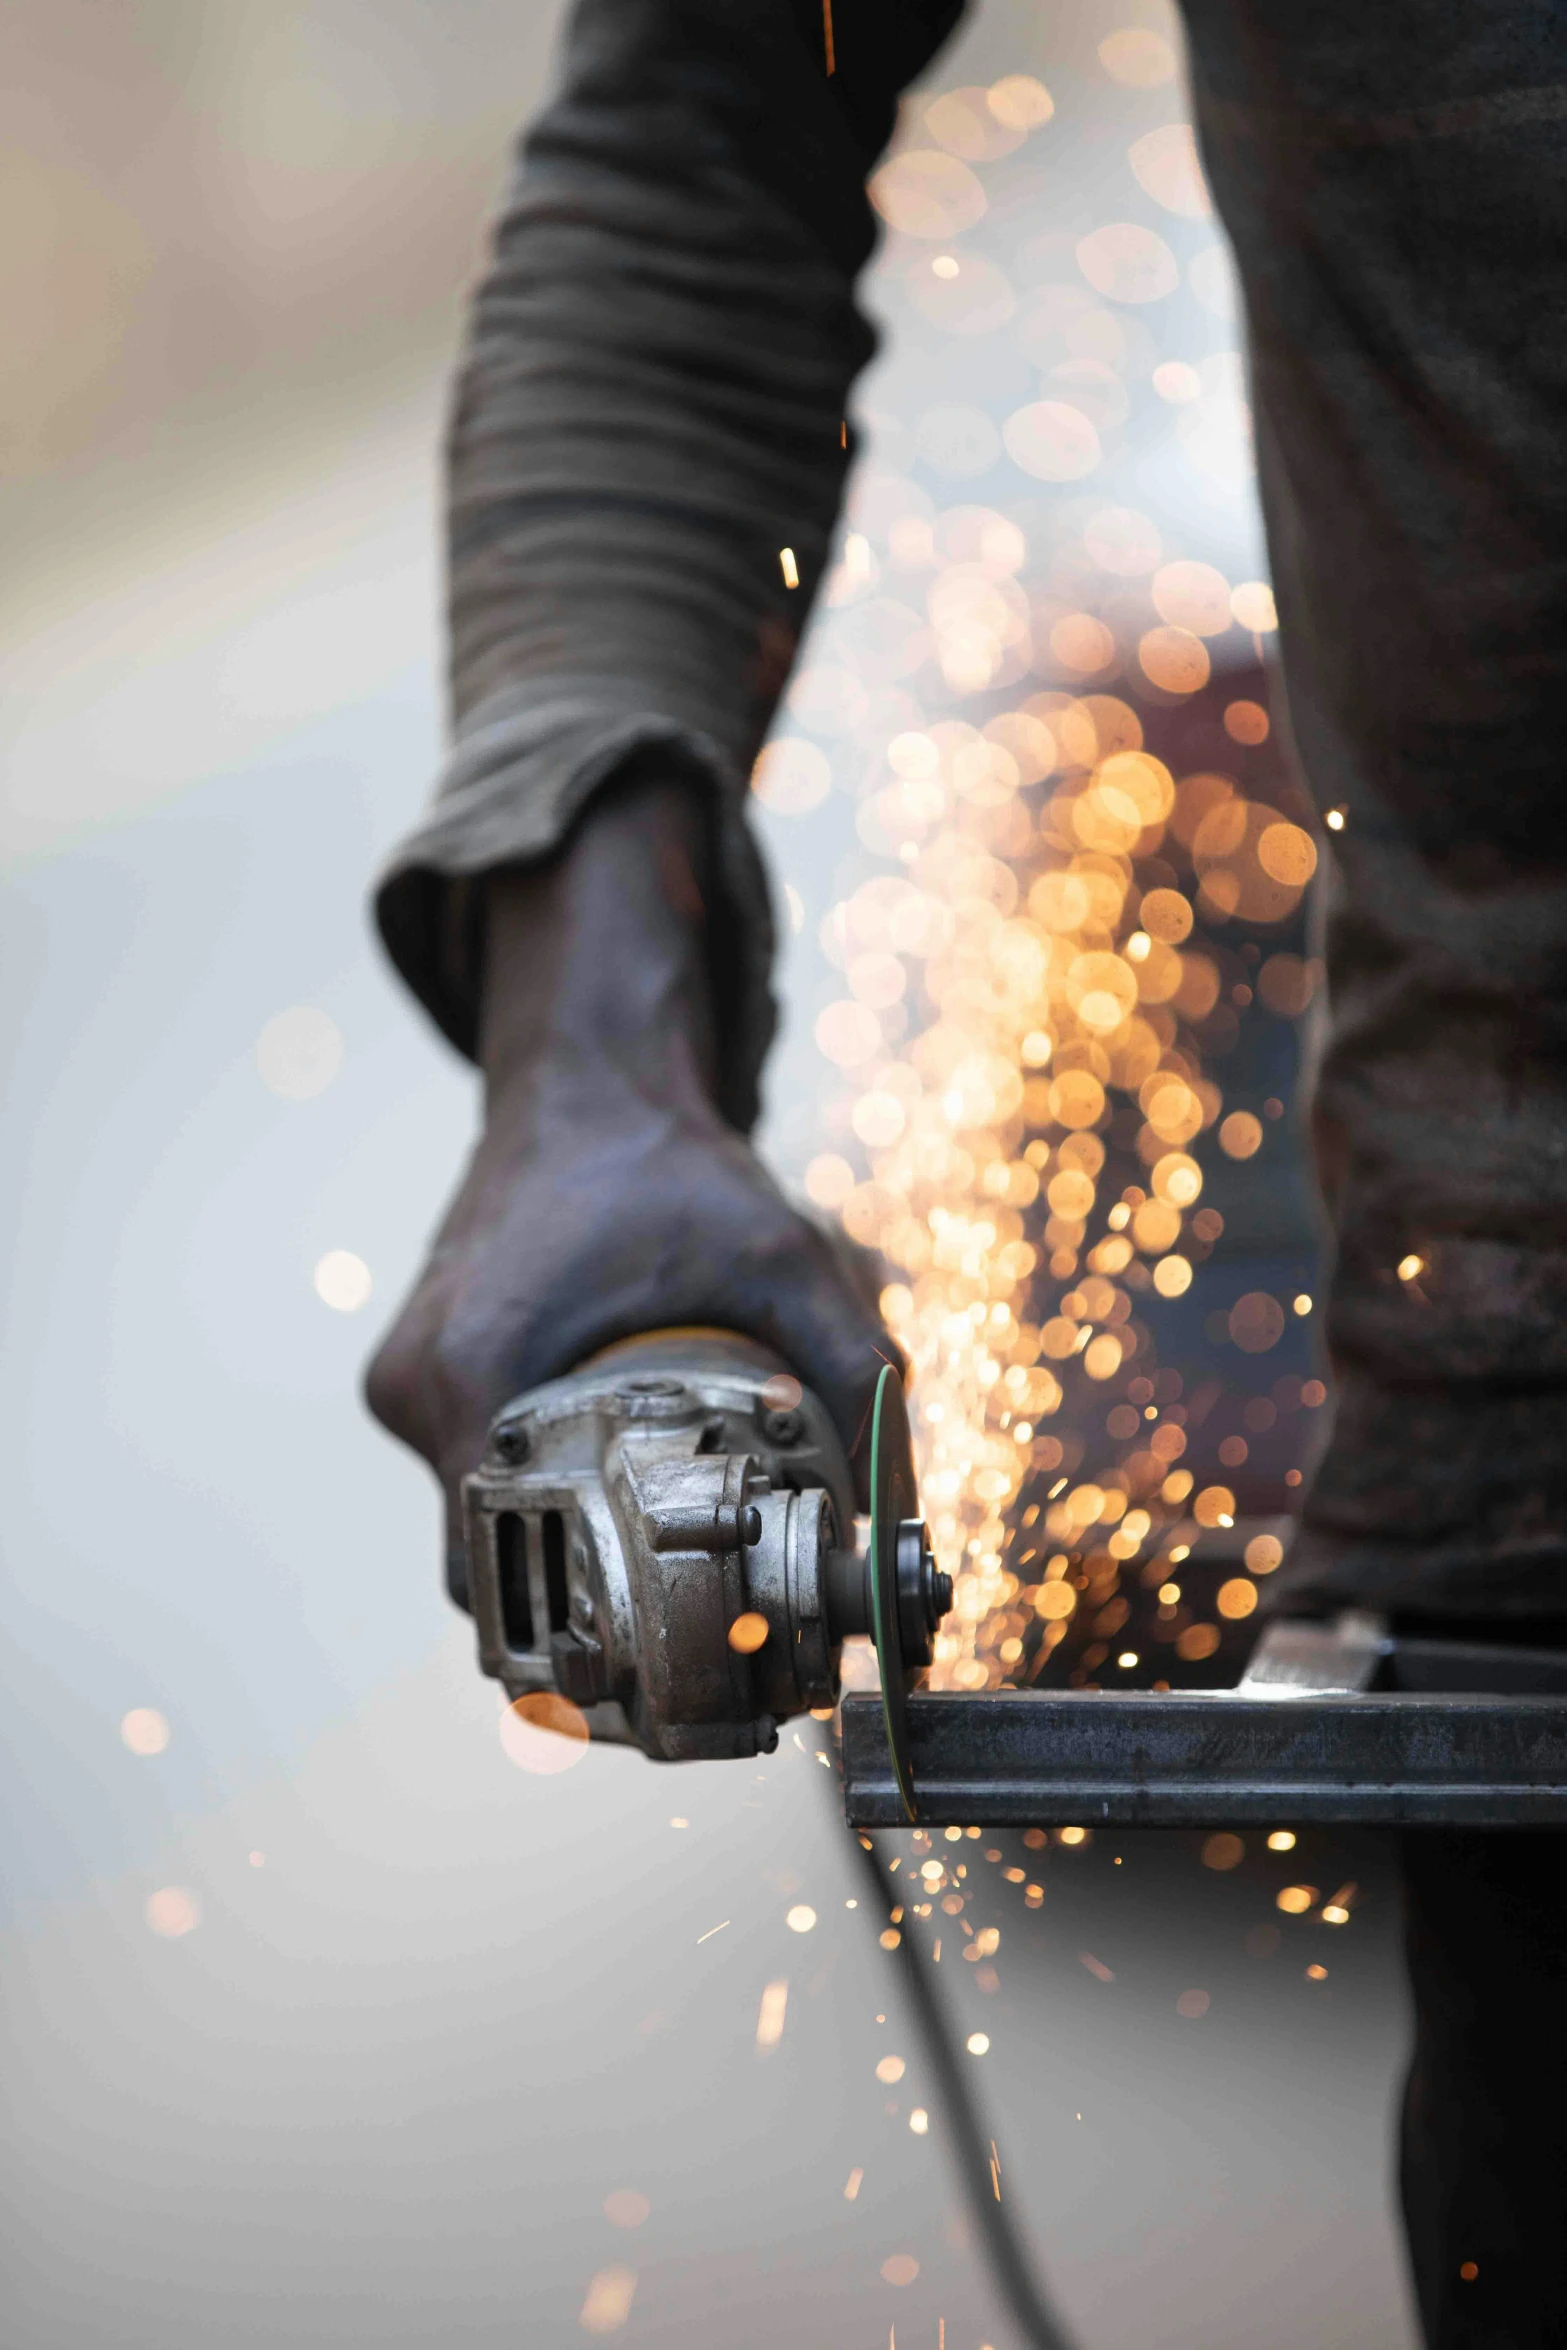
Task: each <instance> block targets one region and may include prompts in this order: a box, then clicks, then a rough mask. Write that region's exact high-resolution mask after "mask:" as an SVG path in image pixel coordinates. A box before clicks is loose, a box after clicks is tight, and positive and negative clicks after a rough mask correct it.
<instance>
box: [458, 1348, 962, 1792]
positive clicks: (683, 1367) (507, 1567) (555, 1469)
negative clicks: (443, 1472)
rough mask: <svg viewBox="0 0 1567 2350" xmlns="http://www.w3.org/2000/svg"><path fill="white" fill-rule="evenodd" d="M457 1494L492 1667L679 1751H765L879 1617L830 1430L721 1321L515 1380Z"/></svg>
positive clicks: (677, 1756)
mask: <svg viewBox="0 0 1567 2350" xmlns="http://www.w3.org/2000/svg"><path fill="white" fill-rule="evenodd" d="M463 1498H464V1510H465V1519H466V1535H467V1548H468V1558H469V1568H470V1574H471V1578H472V1600H473V1610H474V1618H475V1623H476V1626H477V1631H478V1641H479V1661H480V1664H481V1666H482V1667H483V1670H484V1671H485V1672H486V1673H489V1674H491V1675H492V1676H493V1677H494V1678H495V1679H497V1680H498V1681H500V1682H501V1683H503V1685H504V1686H505V1688H506V1690H507V1692H508V1694H509V1695H510V1696H511V1697H513V1698H517V1697H521V1696H523V1695H525V1694H527V1693H529V1692H532V1691H544V1690H558V1691H560V1692H561V1693H562V1694H564V1695H565V1696H567V1697H569V1698H570V1699H572V1701H573V1702H574V1703H575V1704H577V1705H578V1706H580V1707H581V1708H582V1709H583V1711H584V1713H585V1714H586V1716H587V1719H588V1724H589V1728H590V1730H591V1732H592V1734H593V1735H594V1736H595V1737H598V1738H608V1739H612V1740H618V1741H621V1742H630V1743H633V1744H635V1745H637V1746H640V1747H641V1748H642V1749H643V1751H644V1752H645V1753H647V1754H650V1755H653V1756H655V1757H657V1758H659V1759H661V1760H664V1761H688V1760H696V1759H722V1758H730V1757H736V1756H742V1755H750V1754H757V1753H767V1752H770V1751H771V1749H772V1748H773V1747H774V1746H775V1745H776V1744H777V1739H778V1724H779V1723H780V1722H781V1721H784V1720H786V1719H787V1718H788V1717H789V1716H790V1715H791V1714H797V1713H800V1712H803V1711H805V1710H806V1709H807V1708H809V1707H812V1706H826V1705H831V1704H833V1703H834V1701H835V1699H836V1697H837V1693H838V1669H839V1658H840V1653H841V1650H842V1644H843V1641H844V1639H845V1637H846V1636H848V1635H850V1634H853V1633H862V1634H863V1633H867V1632H868V1631H869V1630H870V1627H871V1621H872V1611H871V1601H870V1594H869V1591H868V1586H867V1569H866V1561H865V1559H864V1557H863V1556H862V1555H860V1554H859V1553H858V1552H857V1551H856V1549H855V1548H854V1546H853V1532H854V1515H853V1511H854V1494H853V1485H852V1482H851V1479H850V1475H849V1466H848V1462H847V1459H846V1458H845V1455H844V1450H843V1446H842V1444H841V1443H840V1441H839V1439H838V1435H837V1432H836V1430H835V1429H834V1428H833V1426H832V1423H831V1421H830V1420H829V1419H828V1416H827V1413H826V1410H825V1408H824V1407H823V1406H822V1404H821V1403H820V1402H819V1401H818V1400H817V1399H816V1398H815V1397H814V1396H812V1395H811V1394H810V1393H809V1391H808V1390H804V1389H802V1388H801V1387H800V1385H799V1382H798V1381H797V1380H794V1379H792V1378H791V1377H789V1375H788V1373H787V1371H786V1367H785V1366H784V1364H782V1363H781V1362H780V1361H779V1360H778V1359H777V1358H776V1357H775V1356H773V1355H770V1354H769V1353H767V1352H766V1351H765V1350H764V1349H762V1348H760V1347H758V1346H755V1345H753V1344H751V1343H750V1342H749V1341H747V1340H744V1339H739V1338H734V1337H731V1336H729V1335H728V1334H726V1333H722V1332H705V1331H704V1332H696V1331H683V1332H670V1333H660V1334H659V1335H657V1336H656V1337H653V1338H647V1339H638V1340H632V1341H629V1342H627V1343H625V1344H623V1345H620V1346H616V1347H612V1348H610V1349H609V1350H607V1351H606V1352H605V1353H604V1354H601V1355H599V1356H597V1357H595V1358H594V1359H593V1360H592V1361H591V1362H589V1363H587V1364H585V1365H584V1366H583V1367H582V1368H581V1369H579V1370H576V1371H574V1372H572V1373H570V1374H569V1375H568V1376H567V1377H565V1378H562V1379H556V1380H552V1381H551V1382H550V1383H549V1384H548V1385H547V1386H543V1387H538V1388H535V1389H533V1390H532V1391H531V1392H530V1393H528V1394H526V1395H524V1396H521V1397H519V1398H518V1399H517V1400H516V1401H515V1402H514V1403H511V1404H509V1405H508V1406H507V1407H506V1409H505V1410H504V1411H503V1412H502V1413H501V1414H500V1415H499V1416H498V1418H497V1419H496V1421H495V1423H494V1425H493V1426H492V1428H491V1430H490V1435H489V1440H488V1442H487V1444H486V1448H485V1453H484V1458H483V1461H482V1462H481V1464H480V1467H479V1468H478V1470H477V1471H476V1472H475V1473H474V1474H473V1475H472V1476H470V1477H469V1478H468V1479H467V1480H466V1482H465V1485H464V1490H463ZM931 1566H932V1567H933V1562H931ZM900 1612H901V1611H900ZM742 1616H759V1617H761V1618H762V1619H763V1620H764V1621H765V1624H766V1627H767V1637H766V1639H765V1640H764V1641H762V1643H761V1645H760V1646H759V1647H757V1648H756V1649H755V1651H754V1653H743V1652H742V1651H741V1650H740V1649H739V1648H737V1647H735V1646H732V1645H731V1643H730V1637H729V1636H730V1630H731V1627H732V1626H734V1625H735V1623H736V1621H737V1619H738V1618H740V1617H742ZM933 1624H934V1619H933V1620H932V1628H933ZM910 1628H911V1629H913V1626H912V1624H911V1626H910ZM753 1629H754V1628H753ZM927 1640H928V1634H927ZM927 1653H928V1648H927Z"/></svg>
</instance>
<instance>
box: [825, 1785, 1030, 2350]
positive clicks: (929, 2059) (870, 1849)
mask: <svg viewBox="0 0 1567 2350" xmlns="http://www.w3.org/2000/svg"><path fill="white" fill-rule="evenodd" d="M849 1841H850V1844H851V1845H852V1847H853V1850H854V1856H855V1859H856V1860H857V1861H858V1863H859V1865H860V1869H861V1872H862V1874H863V1876H864V1877H865V1880H866V1883H867V1885H868V1886H869V1887H870V1888H871V1890H872V1891H873V1892H874V1894H875V1896H876V1903H877V1908H878V1912H879V1914H880V1915H881V1916H883V1917H885V1916H886V1915H887V1913H888V1912H889V1911H890V1910H892V1909H893V1908H895V1907H896V1906H897V1902H898V1888H897V1886H896V1885H895V1884H894V1882H893V1880H892V1878H891V1877H890V1876H889V1875H888V1874H887V1872H886V1871H885V1870H884V1869H883V1867H882V1864H881V1859H880V1856H879V1855H878V1853H877V1851H876V1848H875V1846H874V1844H872V1843H871V1842H870V1840H869V1839H868V1838H865V1837H862V1836H860V1835H858V1834H856V1833H855V1832H853V1831H852V1830H851V1832H850V1838H849ZM898 1959H899V1963H900V1965H901V1967H902V1970H903V1980H904V1985H905V1987H906V1989H907V1992H908V1997H909V2005H910V2006H911V2007H912V2008H913V2010H914V2020H915V2025H916V2028H917V2030H918V2032H919V2035H920V2039H921V2041H922V2043H923V2045H924V2051H925V2061H926V2063H927V2064H928V2066H929V2068H930V2072H931V2077H932V2079H933V2080H934V2081H935V2083H936V2087H937V2092H938V2095H939V2097H940V2100H941V2105H942V2111H943V2117H944V2119H945V2121H946V2125H947V2131H948V2134H949V2136H950V2138H951V2140H952V2146H953V2151H954V2153H955V2154H956V2157H957V2165H958V2174H959V2176H960V2178H961V2179H962V2182H963V2191H964V2194H965V2195H966V2196H967V2198H968V2207H969V2213H970V2216H971V2218H972V2219H973V2222H974V2225H975V2227H976V2229H977V2230H978V2232H979V2236H980V2239H981V2241H982V2243H983V2244H984V2247H985V2253H986V2256H987V2259H988V2261H989V2265H990V2269H991V2273H992V2275H993V2276H994V2278H995V2280H996V2283H997V2285H998V2286H999V2288H1000V2290H1001V2295H1002V2298H1003V2300H1004V2301H1005V2302H1006V2304H1007V2307H1008V2309H1009V2310H1010V2312H1011V2315H1012V2321H1013V2323H1014V2325H1015V2326H1016V2327H1017V2330H1018V2332H1019V2334H1020V2335H1021V2336H1022V2338H1023V2340H1024V2341H1025V2342H1026V2343H1027V2344H1028V2345H1029V2350H1075V2345H1074V2344H1073V2341H1072V2337H1071V2335H1070V2334H1069V2333H1068V2332H1067V2330H1066V2328H1065V2327H1064V2326H1063V2325H1062V2323H1061V2320H1060V2319H1059V2318H1058V2317H1057V2316H1056V2314H1055V2312H1054V2311H1053V2310H1052V2309H1051V2307H1050V2305H1049V2303H1048V2302H1047V2301H1046V2299H1045V2297H1044V2294H1043V2292H1042V2291H1041V2289H1040V2286H1039V2284H1038V2282H1037V2280H1036V2278H1035V2276H1034V2272H1033V2268H1032V2266H1031V2264H1030V2261H1029V2258H1028V2255H1027V2253H1026V2252H1025V2251H1024V2249H1023V2245H1022V2241H1021V2239H1020V2238H1019V2236H1018V2233H1017V2231H1016V2229H1015V2228H1014V2227H1013V2225H1012V2221H1011V2218H1010V2217H1009V2215H1008V2212H1007V2209H1006V2206H1005V2205H1004V2204H1003V2203H1002V2201H1001V2198H1000V2193H999V2190H998V2187H997V2183H996V2177H995V2173H994V2171H993V2169H992V2167H991V2163H992V2157H991V2147H992V2144H993V2141H992V2140H990V2139H989V2138H987V2137H986V2135H985V2132H984V2130H983V2128H982V2126H981V2123H980V2119H979V2114H978V2112H977V2110H976V2108H975V2104H974V2100H973V2098H972V2097H971V2095H970V2094H969V2087H968V2075H967V2074H966V2073H965V2071H964V2067H963V2064H962V2062H961V2060H960V2059H959V2057H958V2055H957V2052H956V2049H955V2046H954V2042H953V2034H952V2031H951V2028H950V2026H949V2024H948V2021H947V2018H946V2017H945V2015H944V2014H943V2013H942V2007H941V2001H940V1999H939V1998H938V1997H937V1994H936V1990H935V1987H934V1984H933V1983H932V1981H931V1976H930V1970H929V1969H928V1968H927V1967H925V1966H924V1965H922V1964H921V1961H920V1955H919V1952H918V1950H917V1949H916V1948H915V1945H914V1937H913V1935H912V1934H910V1933H908V1932H907V1931H905V1932H904V1933H902V1934H901V1935H900V1937H899V1941H898Z"/></svg>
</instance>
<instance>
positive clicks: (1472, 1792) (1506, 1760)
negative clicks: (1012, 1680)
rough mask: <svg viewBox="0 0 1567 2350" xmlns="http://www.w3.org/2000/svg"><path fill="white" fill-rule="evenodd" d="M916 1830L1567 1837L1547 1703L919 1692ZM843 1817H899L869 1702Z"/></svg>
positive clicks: (1556, 1737) (853, 1741)
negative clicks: (1336, 1825)
mask: <svg viewBox="0 0 1567 2350" xmlns="http://www.w3.org/2000/svg"><path fill="white" fill-rule="evenodd" d="M908 1722H909V1748H910V1755H911V1759H912V1763H913V1774H914V1786H915V1792H916V1796H917V1799H918V1803H919V1811H920V1817H921V1819H922V1820H926V1821H929V1822H931V1823H933V1824H952V1823H961V1824H963V1825H965V1826H966V1825H969V1824H970V1823H979V1824H993V1825H1002V1824H1004V1823H1007V1822H1017V1823H1019V1824H1022V1823H1025V1822H1026V1823H1029V1824H1032V1825H1038V1826H1040V1827H1052V1826H1067V1825H1072V1824H1077V1825H1082V1826H1098V1825H1105V1826H1119V1827H1146V1828H1194V1827H1246V1826H1256V1827H1273V1826H1278V1825H1281V1824H1284V1825H1288V1826H1291V1827H1295V1826H1299V1825H1302V1824H1305V1823H1311V1822H1346V1823H1347V1822H1354V1823H1356V1824H1358V1825H1364V1826H1372V1825H1379V1826H1381V1825H1385V1826H1464V1827H1561V1826H1564V1825H1567V1704H1563V1703H1562V1702H1561V1700H1560V1699H1559V1698H1555V1697H1540V1696H1533V1697H1516V1696H1511V1697H1484V1696H1452V1695H1446V1696H1422V1697H1410V1696H1400V1695H1388V1696H1376V1695H1372V1696H1357V1695H1342V1694H1332V1695H1316V1696H1310V1697H1304V1696H1301V1697H1296V1696H1278V1697H1257V1696H1251V1695H1248V1694H1246V1693H1244V1692H1242V1691H1219V1692H1214V1693H1211V1694H1210V1693H1208V1692H1204V1693H1202V1694H1169V1695H1158V1696H1155V1695H1144V1694H1142V1693H1128V1694H1126V1695H1120V1694H1117V1695H1113V1696H1112V1695H1106V1694H1100V1693H1096V1692H1093V1691H1086V1690H1085V1691H1075V1690H1070V1691H1063V1692H1060V1693H1050V1694H1046V1693H1044V1692H1040V1691H1033V1690H1002V1691H993V1692H987V1693H984V1694H981V1695H978V1696H945V1695H941V1696H937V1695H931V1694H928V1693H927V1694H922V1695H920V1696H916V1697H913V1698H911V1699H910V1700H909V1707H908ZM843 1759H844V1797H845V1809H846V1812H847V1816H848V1819H849V1821H850V1824H851V1825H852V1826H855V1827H861V1828H878V1827H895V1826H899V1825H901V1824H902V1822H903V1819H904V1817H905V1815H904V1811H903V1806H902V1803H901V1801H900V1799H899V1796H898V1790H897V1787H896V1785H895V1784H894V1780H893V1775H892V1769H891V1765H890V1762H889V1759H888V1754H887V1744H886V1737H885V1733H884V1731H883V1729H882V1721H881V1708H880V1706H879V1705H878V1704H877V1703H876V1701H875V1699H874V1698H871V1697H864V1696H854V1697H849V1698H846V1699H845V1701H844V1706H843Z"/></svg>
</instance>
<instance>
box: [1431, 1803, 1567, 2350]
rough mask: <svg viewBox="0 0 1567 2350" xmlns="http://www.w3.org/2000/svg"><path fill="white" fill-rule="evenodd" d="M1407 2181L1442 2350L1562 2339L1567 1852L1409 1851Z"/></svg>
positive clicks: (1508, 1839)
mask: <svg viewBox="0 0 1567 2350" xmlns="http://www.w3.org/2000/svg"><path fill="white" fill-rule="evenodd" d="M1403 1858H1404V1882H1405V1899H1406V1903H1407V1910H1408V1924H1407V1949H1408V1959H1409V1980H1410V1988H1411V1990H1412V1991H1413V1993H1414V2001H1415V2044H1414V2054H1413V2060H1412V2062H1411V2065H1410V2071H1409V2081H1408V2086H1407V2089H1406V2091H1405V2098H1404V2119H1403V2143H1402V2149H1401V2162H1400V2173H1401V2181H1402V2186H1403V2195H1404V2223H1405V2227H1406V2229H1407V2231H1408V2239H1409V2252H1410V2261H1411V2265H1412V2267H1413V2270H1414V2276H1415V2286H1416V2291H1417V2294H1418V2296H1419V2301H1420V2310H1421V2316H1422V2318H1423V2320H1424V2324H1425V2333H1426V2340H1427V2343H1428V2344H1429V2345H1430V2350H1560V2345H1561V2344H1562V2343H1563V2342H1567V2137H1564V2127H1563V2113H1564V2109H1567V2035H1564V2033H1563V2028H1562V2017H1563V2012H1564V2004H1567V1837H1562V1836H1557V1835H1529V1834H1523V1833H1519V1834H1513V1835H1489V1836H1487V1835H1448V1834H1440V1833H1434V1832H1428V1833H1425V1834H1410V1835H1408V1836H1406V1837H1405V1838H1404V1839H1403Z"/></svg>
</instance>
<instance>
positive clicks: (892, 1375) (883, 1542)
mask: <svg viewBox="0 0 1567 2350" xmlns="http://www.w3.org/2000/svg"><path fill="white" fill-rule="evenodd" d="M870 1586H871V1635H872V1638H873V1639H874V1640H875V1643H876V1655H877V1658H878V1660H879V1662H880V1665H881V1711H882V1719H883V1721H884V1722H885V1723H886V1726H887V1747H888V1751H889V1753H890V1754H891V1756H892V1775H893V1777H894V1779H895V1780H896V1781H897V1786H898V1793H899V1795H900V1796H901V1797H902V1799H903V1808H904V1810H905V1811H906V1812H907V1813H908V1815H909V1818H910V1819H911V1820H916V1819H918V1817H919V1811H918V1808H917V1806H916V1804H915V1800H914V1778H913V1773H912V1771H911V1769H910V1766H909V1709H908V1693H909V1690H910V1688H911V1687H912V1686H913V1683H914V1681H915V1679H916V1677H917V1675H918V1674H919V1673H920V1671H921V1670H922V1669H923V1667H924V1666H926V1665H928V1664H929V1663H930V1660H931V1654H932V1650H931V1641H932V1637H933V1635H934V1633H935V1630H936V1627H937V1625H938V1624H939V1623H940V1622H941V1619H942V1617H943V1616H944V1615H945V1614H946V1612H947V1610H948V1608H950V1607H951V1605H952V1578H951V1576H950V1575H943V1574H942V1573H941V1572H940V1571H939V1569H938V1568H937V1565H936V1561H935V1558H934V1557H933V1555H932V1553H931V1547H930V1535H929V1533H928V1531H927V1530H926V1526H925V1521H924V1520H923V1518H921V1516H920V1514H919V1498H918V1493H917V1489H916V1486H915V1480H914V1444H913V1439H912V1437H911V1436H910V1433H909V1415H908V1409H907V1406H906V1405H905V1403H904V1400H903V1382H902V1380H901V1379H900V1378H899V1376H898V1374H897V1372H896V1371H895V1370H894V1369H893V1368H892V1365H891V1364H890V1363H889V1364H887V1365H886V1366H885V1367H884V1368H883V1370H882V1374H881V1377H880V1379H879V1380H878V1381H877V1383H876V1402H875V1406H874V1408H873V1412H872V1417H871V1540H870Z"/></svg>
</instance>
